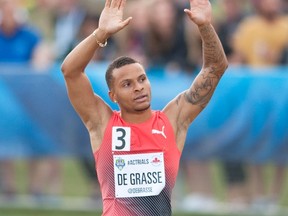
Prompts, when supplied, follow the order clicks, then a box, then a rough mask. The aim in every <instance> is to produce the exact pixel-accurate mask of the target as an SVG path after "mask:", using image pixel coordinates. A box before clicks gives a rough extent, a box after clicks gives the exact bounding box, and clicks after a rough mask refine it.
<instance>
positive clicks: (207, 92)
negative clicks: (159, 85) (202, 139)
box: [164, 0, 228, 150]
mask: <svg viewBox="0 0 288 216" xmlns="http://www.w3.org/2000/svg"><path fill="white" fill-rule="evenodd" d="M190 2H191V5H192V3H194V1H193V0H191V1H190ZM202 2H203V5H202V4H201V5H200V6H198V5H197V4H198V3H199V1H198V2H197V4H196V6H195V5H193V7H196V9H195V8H193V10H192V9H191V10H190V11H188V10H186V11H185V12H186V13H187V14H188V15H189V17H190V18H191V20H192V21H193V22H194V23H196V25H197V26H198V29H199V32H200V35H201V39H202V47H203V48H202V49H203V66H202V69H201V71H200V73H199V74H198V75H197V77H196V78H195V80H194V81H193V83H192V85H191V86H190V88H189V89H187V90H186V91H184V92H182V93H181V94H179V95H178V96H177V97H176V98H175V99H174V100H172V101H171V102H170V103H169V104H168V105H167V106H166V107H165V108H164V112H165V113H166V114H167V116H168V118H169V119H170V121H171V123H172V125H173V127H174V131H175V135H176V141H177V144H178V147H179V149H180V150H182V149H183V146H184V142H185V138H186V133H187V130H188V127H189V125H190V124H191V122H192V121H193V120H194V119H195V118H196V117H197V116H198V114H199V113H200V112H201V111H202V110H203V109H204V108H205V107H206V105H207V104H208V102H209V101H210V99H211V97H212V95H213V93H214V90H215V88H216V86H217V84H218V82H219V80H220V79H221V77H222V75H223V73H224V71H225V70H226V68H227V66H228V62H227V59H226V56H225V53H224V51H223V48H222V45H221V42H220V40H219V38H218V36H217V34H216V32H215V30H214V28H213V27H212V25H211V18H209V16H211V10H208V11H207V9H206V8H207V5H205V3H206V4H207V2H208V1H206V0H203V1H202ZM202 2H201V3H202ZM208 3H209V2H208ZM208 6H210V3H209V5H208ZM201 7H203V8H201ZM199 8H200V9H199ZM203 10H204V12H203ZM205 12H206V13H207V14H205ZM207 17H208V18H207Z"/></svg>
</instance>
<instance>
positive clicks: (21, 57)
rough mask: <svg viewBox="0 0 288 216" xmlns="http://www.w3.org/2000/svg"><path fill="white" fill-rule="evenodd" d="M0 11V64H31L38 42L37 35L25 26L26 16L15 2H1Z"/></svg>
mask: <svg viewBox="0 0 288 216" xmlns="http://www.w3.org/2000/svg"><path fill="white" fill-rule="evenodd" d="M0 11H1V20H0V47H1V52H0V62H2V63H29V62H31V60H32V59H33V57H34V54H35V52H36V48H37V45H38V44H39V42H40V35H39V33H38V32H37V31H36V30H35V29H33V28H32V27H31V26H29V25H27V24H26V22H25V21H26V19H27V14H26V12H25V10H24V9H22V8H20V7H19V6H18V4H17V1H16V0H10V1H8V0H1V1H0Z"/></svg>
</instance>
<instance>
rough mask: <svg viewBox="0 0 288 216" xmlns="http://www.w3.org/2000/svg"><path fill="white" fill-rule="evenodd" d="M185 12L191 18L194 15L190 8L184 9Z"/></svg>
mask: <svg viewBox="0 0 288 216" xmlns="http://www.w3.org/2000/svg"><path fill="white" fill-rule="evenodd" d="M184 12H185V13H186V14H187V15H188V16H189V17H190V18H191V17H192V13H191V11H190V10H188V9H184Z"/></svg>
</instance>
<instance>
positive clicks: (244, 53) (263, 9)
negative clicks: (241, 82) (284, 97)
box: [234, 0, 288, 66]
mask: <svg viewBox="0 0 288 216" xmlns="http://www.w3.org/2000/svg"><path fill="white" fill-rule="evenodd" d="M281 3H282V1H281V0H261V1H256V3H255V6H256V12H257V14H256V15H255V16H251V17H248V18H247V19H245V20H244V21H243V22H241V25H240V26H239V28H238V29H237V32H236V34H235V39H234V48H235V52H236V54H237V55H238V57H239V58H240V59H241V62H242V63H244V64H249V65H251V66H272V65H275V64H276V63H278V62H279V61H280V59H281V53H282V52H283V50H284V47H285V45H286V44H287V40H288V33H287V32H288V25H287V18H286V17H285V16H284V15H283V13H282V12H281V8H282V6H281Z"/></svg>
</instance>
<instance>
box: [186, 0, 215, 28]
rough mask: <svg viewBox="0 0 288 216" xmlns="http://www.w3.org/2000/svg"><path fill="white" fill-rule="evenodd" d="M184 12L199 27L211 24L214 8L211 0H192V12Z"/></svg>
mask: <svg viewBox="0 0 288 216" xmlns="http://www.w3.org/2000/svg"><path fill="white" fill-rule="evenodd" d="M184 12H185V13H186V14H187V15H188V16H189V18H190V19H191V20H192V21H193V22H194V23H195V24H196V25H198V26H200V25H204V24H209V23H211V20H212V8H211V4H210V2H209V0H190V10H188V9H185V10H184Z"/></svg>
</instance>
